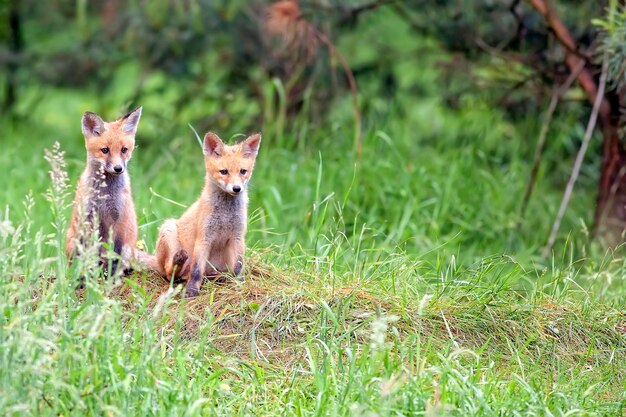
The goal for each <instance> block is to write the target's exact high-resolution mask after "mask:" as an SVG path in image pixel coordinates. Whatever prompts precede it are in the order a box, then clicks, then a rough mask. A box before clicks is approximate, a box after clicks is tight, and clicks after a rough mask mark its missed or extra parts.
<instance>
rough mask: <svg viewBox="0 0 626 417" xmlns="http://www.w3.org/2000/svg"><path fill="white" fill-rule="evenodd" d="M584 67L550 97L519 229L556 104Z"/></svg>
mask: <svg viewBox="0 0 626 417" xmlns="http://www.w3.org/2000/svg"><path fill="white" fill-rule="evenodd" d="M583 68H584V64H582V63H581V65H579V67H578V68H577V71H574V72H572V73H571V74H570V75H569V77H567V80H565V82H564V83H563V84H562V85H560V86H559V87H558V88H555V89H554V92H553V93H552V98H551V99H550V104H549V105H548V111H547V112H546V118H545V120H544V122H543V125H542V126H541V132H540V133H539V140H538V141H537V148H535V156H534V158H533V166H532V168H531V170H530V176H529V177H528V182H527V183H526V189H525V190H524V197H523V198H522V206H521V207H520V213H519V219H518V221H517V229H518V230H519V229H520V228H521V227H522V222H523V221H524V215H525V214H526V208H527V207H528V202H529V201H530V196H531V195H532V192H533V189H534V188H535V182H536V181H537V173H538V172H539V165H540V164H541V158H542V157H543V149H544V147H545V144H546V139H547V137H548V132H549V131H550V125H551V124H552V116H553V115H554V112H555V111H556V106H557V105H558V103H559V100H560V99H561V98H562V97H563V96H564V95H565V93H566V92H567V90H569V88H570V87H571V86H572V83H573V82H574V81H575V80H576V78H578V75H579V74H580V71H582V70H583Z"/></svg>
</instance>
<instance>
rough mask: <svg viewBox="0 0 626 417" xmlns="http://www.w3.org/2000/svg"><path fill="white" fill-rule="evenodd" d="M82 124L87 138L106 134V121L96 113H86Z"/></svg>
mask: <svg viewBox="0 0 626 417" xmlns="http://www.w3.org/2000/svg"><path fill="white" fill-rule="evenodd" d="M81 123H82V127H83V135H85V137H94V136H100V135H101V134H103V133H104V121H103V120H102V118H101V117H100V116H98V115H97V114H96V113H92V112H90V111H88V112H85V114H83V119H82V121H81Z"/></svg>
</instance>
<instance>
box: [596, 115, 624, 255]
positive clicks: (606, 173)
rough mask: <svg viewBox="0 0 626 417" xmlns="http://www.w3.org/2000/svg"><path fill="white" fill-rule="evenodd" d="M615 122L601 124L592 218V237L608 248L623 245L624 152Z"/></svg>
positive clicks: (615, 119) (615, 120) (613, 119)
mask: <svg viewBox="0 0 626 417" xmlns="http://www.w3.org/2000/svg"><path fill="white" fill-rule="evenodd" d="M618 120H619V119H618V118H617V117H614V118H611V119H610V120H606V121H603V126H602V135H603V136H604V140H603V144H602V167H601V173H600V183H599V184H598V197H597V199H596V212H595V216H594V235H595V236H597V237H598V238H601V239H603V240H605V241H606V243H608V244H609V245H611V246H616V245H619V244H620V243H622V242H623V241H624V231H625V230H626V151H625V150H624V147H623V145H622V142H621V140H620V137H619V126H618ZM607 122H608V123H607Z"/></svg>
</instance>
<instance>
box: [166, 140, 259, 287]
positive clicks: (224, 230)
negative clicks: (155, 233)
mask: <svg viewBox="0 0 626 417" xmlns="http://www.w3.org/2000/svg"><path fill="white" fill-rule="evenodd" d="M260 143H261V135H260V134H258V133H257V134H255V135H252V136H250V137H248V138H247V139H246V140H244V141H242V142H240V143H237V144H235V145H232V146H229V145H225V144H224V142H222V140H221V139H220V138H219V137H218V136H217V135H216V134H215V133H213V132H209V133H207V134H206V135H205V136H204V145H203V148H204V150H203V152H204V165H205V167H206V179H205V186H204V190H203V191H202V194H201V195H200V198H199V199H198V200H197V201H196V202H195V203H194V204H193V205H192V206H191V207H189V208H188V209H187V211H185V213H184V214H183V215H182V217H181V218H180V219H178V220H176V219H169V220H166V221H165V223H163V225H162V226H161V227H160V229H159V239H158V241H157V249H156V258H157V263H158V264H159V266H160V267H161V270H160V272H161V274H164V275H165V276H166V277H172V276H173V275H174V274H176V276H177V277H180V278H183V279H185V280H187V286H186V289H185V295H186V296H187V297H195V296H197V295H198V293H199V290H200V285H201V284H202V278H203V277H205V276H216V275H219V274H220V273H223V272H230V273H232V274H234V275H236V276H237V275H239V273H240V272H241V268H242V266H243V255H244V251H245V249H246V245H245V241H244V238H245V235H246V228H247V223H248V219H247V217H248V215H247V210H248V194H247V191H246V185H247V184H248V181H249V180H250V177H251V176H252V170H253V169H254V162H255V161H256V157H257V153H258V151H259V145H260Z"/></svg>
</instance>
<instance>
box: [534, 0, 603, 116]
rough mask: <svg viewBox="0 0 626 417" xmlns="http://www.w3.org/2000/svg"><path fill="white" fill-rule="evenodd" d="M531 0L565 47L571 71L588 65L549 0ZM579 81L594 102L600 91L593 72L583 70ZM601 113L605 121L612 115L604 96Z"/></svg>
mask: <svg viewBox="0 0 626 417" xmlns="http://www.w3.org/2000/svg"><path fill="white" fill-rule="evenodd" d="M529 2H530V4H531V5H532V6H533V7H534V8H535V10H537V11H538V12H539V13H540V14H541V15H542V16H543V18H544V19H545V20H546V23H547V24H548V26H549V27H550V28H551V29H552V32H553V33H554V36H555V37H556V39H557V40H558V41H559V43H560V44H561V45H563V47H564V48H565V63H566V64H567V66H568V67H569V69H570V71H572V72H573V71H575V69H576V68H578V66H579V65H580V64H581V62H582V63H583V65H586V64H587V59H586V58H584V57H581V56H582V54H580V53H579V52H578V51H577V49H576V44H575V42H574V38H572V35H571V34H570V33H569V31H568V30H567V27H566V26H565V24H563V21H561V19H560V18H559V16H558V15H557V14H556V13H554V12H553V11H552V9H551V8H550V6H549V4H548V0H529ZM578 82H579V83H580V86H581V87H582V88H583V90H584V91H585V93H586V94H587V99H588V100H589V101H590V102H592V103H594V102H595V100H596V96H597V93H598V86H597V84H596V81H595V80H594V78H593V75H592V74H591V72H590V71H589V70H588V69H585V70H583V71H581V72H580V75H579V76H578ZM599 113H600V119H601V120H603V121H604V120H608V119H609V117H610V115H611V107H610V104H609V102H608V100H606V99H604V98H603V100H602V102H601V104H600V110H599Z"/></svg>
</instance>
